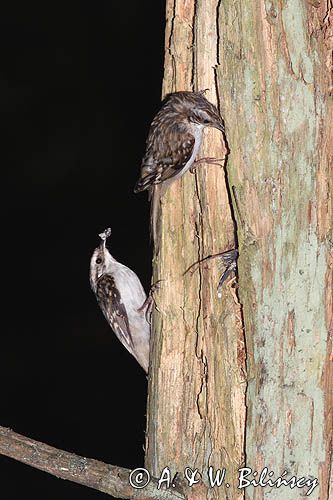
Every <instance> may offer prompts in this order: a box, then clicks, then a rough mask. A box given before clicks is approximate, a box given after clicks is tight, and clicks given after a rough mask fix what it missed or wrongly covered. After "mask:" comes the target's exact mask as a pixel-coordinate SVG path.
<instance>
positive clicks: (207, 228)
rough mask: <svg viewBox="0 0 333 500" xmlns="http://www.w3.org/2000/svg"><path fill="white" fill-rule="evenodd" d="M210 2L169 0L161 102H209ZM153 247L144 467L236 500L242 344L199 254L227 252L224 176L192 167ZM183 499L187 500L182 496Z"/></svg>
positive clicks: (210, 150) (216, 144)
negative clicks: (186, 95) (210, 477)
mask: <svg viewBox="0 0 333 500" xmlns="http://www.w3.org/2000/svg"><path fill="white" fill-rule="evenodd" d="M218 5H219V2H217V1H197V2H194V1H186V2H184V1H177V0H176V1H172V2H171V1H168V2H167V25H166V36H165V40H166V48H165V77H164V83H163V94H165V93H167V92H170V91H174V90H202V89H209V90H208V91H207V94H206V96H207V98H208V99H209V100H211V101H212V102H214V103H216V104H217V103H218V98H219V95H218V93H217V87H216V83H217V82H216V76H217V74H216V68H217V66H218V64H219V44H218V25H217V17H216V16H217V10H218ZM226 154H227V147H226V144H225V143H224V141H223V137H222V135H221V134H220V133H219V132H218V131H215V130H208V131H205V141H204V144H203V147H202V148H201V151H200V156H201V157H216V158H223V157H225V156H226ZM161 210H162V215H161V220H160V224H161V228H162V230H161V239H160V242H159V245H157V247H158V248H159V253H158V255H155V257H154V276H153V281H157V280H159V279H160V280H163V281H162V282H161V287H160V291H159V293H158V294H157V295H156V302H157V308H158V312H156V314H155V315H154V320H153V332H154V335H153V345H152V365H151V368H150V376H149V402H148V432H147V443H146V449H147V454H146V465H147V467H148V469H150V470H151V471H152V472H153V474H154V475H155V474H156V475H157V476H158V475H159V473H160V471H161V470H162V469H163V467H165V466H166V465H168V466H170V467H171V469H172V471H173V473H176V472H178V473H180V475H181V476H182V475H183V473H184V469H185V467H187V466H188V467H191V468H192V469H193V470H194V469H195V468H197V469H198V471H200V473H202V475H203V476H202V479H203V483H200V484H198V485H197V486H196V487H192V488H191V490H190V491H189V493H188V494H189V495H190V496H191V497H192V496H193V498H200V499H203V498H226V496H227V495H229V497H230V498H233V499H237V498H241V497H242V494H241V492H240V491H239V490H237V481H236V478H237V469H238V468H239V467H240V466H241V465H242V463H243V461H244V431H245V410H246V408H245V389H246V384H245V344H244V335H243V328H242V315H241V308H240V304H239V301H238V298H237V295H236V293H235V292H234V291H233V290H231V289H228V288H227V287H225V288H224V290H223V296H222V298H221V299H219V298H218V296H217V292H216V287H217V284H218V280H219V269H218V265H217V262H216V260H211V261H206V262H205V265H202V266H199V269H198V271H197V272H194V273H193V274H192V273H190V272H189V273H187V274H186V275H185V276H184V275H183V273H184V271H185V270H186V269H188V268H189V267H190V266H191V265H192V264H193V263H195V262H197V261H198V260H199V259H202V258H204V257H205V256H207V255H211V254H215V253H218V252H221V251H224V250H228V249H230V248H234V247H235V238H234V235H235V227H234V222H233V218H232V211H231V206H230V203H229V193H228V188H227V183H226V177H225V171H224V169H223V168H222V167H221V166H220V167H219V166H214V165H209V166H208V165H200V166H199V167H198V168H197V169H196V173H195V175H191V174H190V173H187V174H185V176H184V177H182V178H181V179H180V180H179V181H177V182H174V183H173V184H172V185H171V186H170V188H169V189H168V190H167V192H166V194H165V195H164V197H163V198H162V209H161ZM209 466H212V467H214V469H218V468H222V467H225V468H226V469H227V478H226V482H228V483H229V487H227V486H226V482H225V483H224V484H223V486H221V487H220V488H216V489H215V490H211V489H210V488H208V486H207V484H208V483H207V473H206V472H207V470H208V467H209ZM189 498H190V497H189Z"/></svg>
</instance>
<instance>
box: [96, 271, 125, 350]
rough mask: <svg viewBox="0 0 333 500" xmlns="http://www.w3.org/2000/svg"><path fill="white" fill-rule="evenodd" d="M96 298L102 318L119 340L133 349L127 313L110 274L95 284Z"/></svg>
mask: <svg viewBox="0 0 333 500" xmlns="http://www.w3.org/2000/svg"><path fill="white" fill-rule="evenodd" d="M96 296H97V300H98V303H99V305H100V307H101V309H102V311H103V314H104V316H105V317H106V319H107V321H108V322H109V324H110V326H111V328H112V330H113V331H114V333H115V334H116V335H117V337H118V338H119V340H120V341H121V342H122V343H123V344H124V345H125V346H128V347H129V348H130V350H132V349H133V340H132V337H131V331H130V326H129V322H128V316H127V312H126V309H125V306H124V303H123V302H122V299H121V295H120V292H119V290H118V289H117V287H116V286H115V282H114V279H113V277H112V276H111V275H110V274H104V275H103V276H101V277H100V278H99V280H98V282H97V288H96Z"/></svg>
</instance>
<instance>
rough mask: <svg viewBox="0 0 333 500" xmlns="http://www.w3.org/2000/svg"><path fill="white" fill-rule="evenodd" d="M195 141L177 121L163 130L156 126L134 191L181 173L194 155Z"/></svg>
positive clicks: (151, 134) (149, 139) (150, 135)
mask: <svg viewBox="0 0 333 500" xmlns="http://www.w3.org/2000/svg"><path fill="white" fill-rule="evenodd" d="M194 143H195V138H194V136H193V135H192V134H191V133H190V132H189V131H187V130H184V128H183V127H181V126H180V125H178V124H177V123H172V124H171V125H170V126H169V127H168V128H166V130H163V131H162V130H161V128H157V127H156V129H155V130H153V131H151V132H150V134H149V137H148V140H147V150H146V154H145V156H144V158H143V160H142V164H141V177H140V179H139V181H138V182H137V184H136V186H135V189H134V191H135V192H139V191H144V190H145V189H148V188H149V187H151V186H153V185H154V184H159V183H160V182H163V181H166V180H168V179H171V178H172V177H174V176H175V175H177V174H179V172H180V171H181V170H182V169H183V168H184V167H185V165H186V164H187V162H188V161H189V159H190V158H191V156H192V152H193V148H194Z"/></svg>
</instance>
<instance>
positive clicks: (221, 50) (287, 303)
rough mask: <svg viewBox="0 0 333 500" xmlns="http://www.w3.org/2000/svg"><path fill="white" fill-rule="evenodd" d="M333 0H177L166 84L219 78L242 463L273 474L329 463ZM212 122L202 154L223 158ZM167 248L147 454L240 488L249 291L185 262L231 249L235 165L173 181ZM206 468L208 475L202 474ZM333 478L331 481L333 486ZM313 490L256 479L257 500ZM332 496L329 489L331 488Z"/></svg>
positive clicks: (239, 359)
mask: <svg viewBox="0 0 333 500" xmlns="http://www.w3.org/2000/svg"><path fill="white" fill-rule="evenodd" d="M331 10H332V1H331V0H328V1H319V0H318V1H317V0H313V1H308V2H306V1H304V0H302V1H301V0H279V1H275V0H272V1H264V0H248V1H245V2H244V1H242V0H225V1H223V2H221V1H215V0H197V1H195V0H186V1H184V0H168V1H167V26H166V56H165V78H164V86H163V92H164V93H166V92H169V91H171V90H183V89H186V90H189V89H194V90H197V89H203V88H209V89H210V91H209V92H208V93H207V97H208V98H209V99H211V100H212V101H215V102H218V103H219V104H220V109H221V111H222V114H223V116H224V118H225V122H226V128H227V138H228V145H229V148H230V155H229V157H228V163H227V172H228V183H229V184H228V185H229V187H230V192H231V193H232V204H233V207H234V214H235V217H236V220H237V234H238V240H239V248H240V259H239V285H240V288H239V294H240V299H241V303H242V305H243V315H244V320H245V332H246V347H247V357H248V390H247V396H246V406H247V419H246V445H245V450H246V465H247V466H249V467H252V469H253V470H258V471H260V470H262V468H263V467H264V466H267V467H268V468H269V469H270V470H271V471H274V477H275V478H276V477H277V476H279V475H280V474H281V473H282V472H283V471H284V470H287V471H289V472H290V474H291V475H294V474H295V475H297V476H298V477H300V476H306V477H309V476H310V477H318V478H319V481H320V486H319V488H317V489H316V490H315V491H314V492H313V493H312V495H311V498H320V499H325V500H326V499H327V498H333V496H332V493H330V494H329V491H332V490H330V485H329V476H330V474H332V472H331V471H332V468H333V467H332V463H331V460H332V458H331V457H332V429H333V422H332V415H333V407H332V405H333V401H332V399H333V396H332V395H333V390H332V380H333V373H332V365H333V358H332V335H333V332H332V328H333V327H332V296H331V294H332V206H331V194H332V193H331V186H330V184H329V181H330V179H329V165H330V163H332V156H333V151H332V144H333V138H332V100H331V93H332V74H331V71H332V25H331V23H332V12H331ZM222 148H223V143H222V141H221V136H220V135H219V134H218V133H217V132H215V131H209V132H208V133H207V134H206V141H205V144H204V147H203V148H202V151H201V155H200V156H216V157H221V152H222ZM161 224H162V236H161V243H160V253H159V255H158V256H156V257H155V260H154V281H156V280H157V279H163V280H165V281H164V283H163V286H162V289H161V291H160V292H159V294H158V295H157V305H158V308H159V312H157V313H156V314H155V317H154V330H155V335H154V342H153V346H152V350H153V361H152V367H151V372H150V395H149V414H148V434H147V465H148V467H149V468H150V469H151V470H152V471H153V473H154V474H155V475H158V474H159V472H160V470H161V469H162V468H163V467H164V466H166V465H171V466H172V468H173V470H174V471H179V472H180V473H182V472H183V469H184V467H185V466H191V467H192V468H198V469H199V470H200V471H203V472H204V471H205V470H207V467H208V465H213V466H214V467H226V468H227V481H228V482H229V483H230V485H231V486H230V488H228V489H227V488H225V487H222V488H214V489H208V490H207V491H206V490H205V487H204V486H203V485H200V486H199V487H198V489H197V490H196V489H195V488H192V498H198V499H202V498H232V499H236V498H239V497H240V496H241V493H240V491H239V490H237V489H236V486H237V481H236V479H237V469H238V467H239V466H240V465H241V463H242V462H243V460H244V456H243V444H244V421H245V400H244V391H245V389H246V384H245V378H244V375H245V343H244V339H243V332H242V315H241V310H240V306H239V304H238V301H237V297H235V295H234V294H233V293H232V291H231V290H228V289H225V290H224V295H223V298H222V300H218V299H217V297H216V293H215V290H216V288H215V287H216V283H217V277H218V274H217V266H216V262H214V261H211V262H210V263H208V264H207V267H206V266H205V267H202V268H201V269H200V271H199V272H197V273H194V274H193V275H192V276H190V275H186V276H185V279H184V278H183V277H182V272H183V271H184V270H185V269H186V268H188V267H189V266H190V265H191V264H192V263H193V262H195V261H196V260H198V259H199V258H201V257H204V256H206V255H207V254H212V253H216V252H218V251H222V250H225V249H227V248H230V247H232V246H233V245H234V239H233V223H232V217H231V210H230V205H229V200H228V192H227V189H226V179H225V176H224V171H223V170H222V169H220V168H218V167H213V166H203V167H202V168H201V167H200V169H198V170H197V174H196V175H195V177H194V176H191V174H190V173H187V174H186V175H185V176H184V177H183V179H181V180H180V181H178V182H175V183H174V184H173V185H172V186H171V187H170V188H169V190H168V191H167V193H166V195H165V196H164V198H163V204H162V217H161ZM204 479H205V477H204ZM331 489H332V486H331ZM305 492H306V490H304V491H302V490H297V491H296V490H290V489H289V488H288V487H285V488H280V489H279V490H276V489H273V490H272V489H270V488H268V487H266V488H265V489H264V488H255V489H254V488H248V489H247V490H246V496H247V497H248V498H256V499H259V498H264V497H265V498H266V497H267V498H272V499H288V500H289V499H290V498H292V497H293V498H299V495H301V496H302V495H303V494H304V493H305ZM329 495H331V496H330V497H329Z"/></svg>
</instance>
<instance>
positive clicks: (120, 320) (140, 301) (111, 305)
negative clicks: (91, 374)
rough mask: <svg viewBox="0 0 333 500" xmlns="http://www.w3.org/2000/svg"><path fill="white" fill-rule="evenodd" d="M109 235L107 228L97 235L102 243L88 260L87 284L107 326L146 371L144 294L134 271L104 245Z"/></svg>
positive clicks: (145, 297) (146, 327) (147, 361)
mask: <svg viewBox="0 0 333 500" xmlns="http://www.w3.org/2000/svg"><path fill="white" fill-rule="evenodd" d="M110 235H111V230H110V229H106V230H105V231H104V232H103V233H101V234H100V235H99V236H100V238H101V239H102V242H101V243H100V245H99V246H98V247H97V248H96V249H95V250H94V252H93V255H92V257H91V261H90V285H91V288H92V290H93V292H94V294H95V296H96V299H97V302H98V304H99V306H100V308H101V310H102V312H103V314H104V316H105V318H106V320H107V322H108V323H109V325H110V327H111V328H112V330H113V331H114V333H115V334H116V336H117V337H118V339H119V340H120V342H121V343H122V344H123V346H124V347H126V349H127V350H128V351H129V352H130V353H131V354H132V355H133V356H134V357H135V359H136V360H137V362H138V363H139V364H140V365H141V366H142V368H143V369H144V370H145V372H146V373H147V372H148V366H149V339H150V324H149V322H148V320H147V309H146V307H143V305H144V304H146V301H147V295H146V293H145V291H144V288H143V286H142V284H141V281H140V280H139V278H138V276H137V275H136V274H135V272H134V271H132V270H131V269H129V268H128V267H127V266H125V265H124V264H121V263H120V262H118V261H117V260H116V259H115V258H114V257H113V256H112V255H111V253H110V252H109V250H108V249H107V248H106V240H107V239H108V238H109V237H110Z"/></svg>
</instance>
